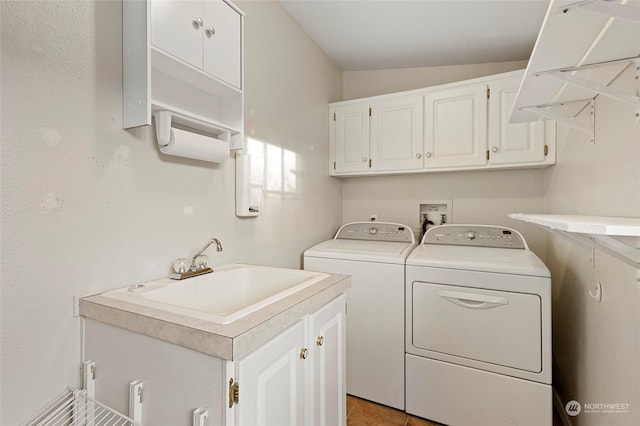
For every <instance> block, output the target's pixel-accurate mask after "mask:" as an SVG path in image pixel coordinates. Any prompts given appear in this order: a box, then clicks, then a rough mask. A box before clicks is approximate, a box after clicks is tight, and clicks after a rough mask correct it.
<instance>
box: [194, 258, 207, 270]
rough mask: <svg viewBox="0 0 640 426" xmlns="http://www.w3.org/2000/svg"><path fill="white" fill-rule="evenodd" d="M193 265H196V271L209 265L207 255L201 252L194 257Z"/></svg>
mask: <svg viewBox="0 0 640 426" xmlns="http://www.w3.org/2000/svg"><path fill="white" fill-rule="evenodd" d="M194 266H195V267H196V271H201V270H203V269H205V268H206V267H208V266H209V256H207V255H206V254H201V255H200V256H198V257H196V260H195V262H194Z"/></svg>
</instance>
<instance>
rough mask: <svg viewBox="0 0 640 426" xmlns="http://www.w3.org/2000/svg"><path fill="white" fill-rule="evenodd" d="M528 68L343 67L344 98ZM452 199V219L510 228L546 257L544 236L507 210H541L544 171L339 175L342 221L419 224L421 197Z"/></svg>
mask: <svg viewBox="0 0 640 426" xmlns="http://www.w3.org/2000/svg"><path fill="white" fill-rule="evenodd" d="M524 67H526V61H517V62H501V63H492V64H479V65H455V66H446V67H431V68H410V69H399V70H374V71H346V72H345V73H344V88H343V91H344V95H345V100H346V99H353V98H359V97H366V96H373V95H378V94H383V93H389V92H394V91H398V90H410V89H418V88H421V87H428V86H433V85H437V84H444V83H449V82H453V81H458V80H463V79H469V78H476V77H482V76H486V75H491V74H497V73H501V72H508V71H513V70H517V69H522V68H524ZM443 199H445V200H452V202H453V215H452V217H451V218H450V221H452V222H453V223H485V224H495V225H503V226H510V227H513V228H516V229H518V230H519V231H521V232H523V233H524V236H525V238H527V241H528V242H529V245H530V246H531V248H532V249H533V250H534V251H535V252H536V253H537V254H538V255H540V256H541V257H543V256H544V235H543V234H541V233H540V232H537V230H536V229H535V228H533V227H532V226H530V225H527V224H523V223H522V222H517V221H513V220H511V219H509V218H507V214H509V213H515V212H518V213H525V212H529V213H534V212H537V213H540V212H543V211H544V171H542V170H511V171H507V170H500V171H498V170H497V171H487V172H479V171H474V172H455V173H454V172H452V173H431V174H415V175H414V174H412V175H399V176H373V177H361V178H345V179H343V216H344V220H345V222H347V221H354V220H369V216H370V215H371V214H377V215H378V220H381V221H396V222H400V223H404V224H406V225H408V226H411V227H412V228H419V227H420V224H419V204H420V203H419V201H421V200H443Z"/></svg>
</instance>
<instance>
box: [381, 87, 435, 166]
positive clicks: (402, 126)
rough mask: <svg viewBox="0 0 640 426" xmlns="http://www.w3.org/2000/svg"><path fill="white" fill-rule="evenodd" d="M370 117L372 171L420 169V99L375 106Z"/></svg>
mask: <svg viewBox="0 0 640 426" xmlns="http://www.w3.org/2000/svg"><path fill="white" fill-rule="evenodd" d="M371 108H372V115H371V170H372V171H383V170H387V171H394V170H419V169H421V168H422V145H423V133H422V132H423V126H422V123H423V120H424V117H423V106H422V96H420V95H418V96H404V97H400V98H396V99H389V100H385V101H380V102H376V103H374V104H373V105H372V106H371Z"/></svg>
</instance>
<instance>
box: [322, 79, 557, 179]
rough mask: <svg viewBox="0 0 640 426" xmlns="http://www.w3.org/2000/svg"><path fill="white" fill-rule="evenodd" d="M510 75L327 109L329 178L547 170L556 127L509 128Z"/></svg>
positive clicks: (513, 83)
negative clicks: (530, 168) (445, 172)
mask: <svg viewBox="0 0 640 426" xmlns="http://www.w3.org/2000/svg"><path fill="white" fill-rule="evenodd" d="M522 75H523V73H522V71H514V72H510V73H505V74H498V75H495V76H489V77H482V78H477V79H474V80H468V81H462V82H457V83H451V84H446V85H442V86H435V87H429V88H425V89H417V90H411V91H408V92H402V93H393V94H389V95H381V96H375V97H371V98H366V99H359V100H353V101H345V102H336V103H333V104H331V105H330V110H329V111H330V114H331V117H330V128H329V137H330V141H329V157H330V165H329V174H330V175H334V176H351V175H353V176H358V175H364V174H398V173H423V172H438V171H448V170H486V169H499V168H514V167H548V166H550V165H552V164H555V143H556V134H555V122H554V121H547V122H537V123H524V124H511V123H509V121H508V119H509V115H510V113H511V109H512V107H513V102H514V99H515V96H516V93H517V91H518V85H519V84H520V80H521V78H522Z"/></svg>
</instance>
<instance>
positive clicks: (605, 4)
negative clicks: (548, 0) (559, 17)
mask: <svg viewBox="0 0 640 426" xmlns="http://www.w3.org/2000/svg"><path fill="white" fill-rule="evenodd" d="M573 9H575V10H586V11H589V12H595V13H600V14H602V15H606V16H610V17H613V18H620V19H626V20H630V21H640V8H639V7H633V6H629V5H626V4H621V3H618V2H616V1H611V0H584V1H579V2H577V3H572V4H569V5H566V6H560V7H559V8H558V11H559V12H561V13H567V12H569V11H570V10H573Z"/></svg>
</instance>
